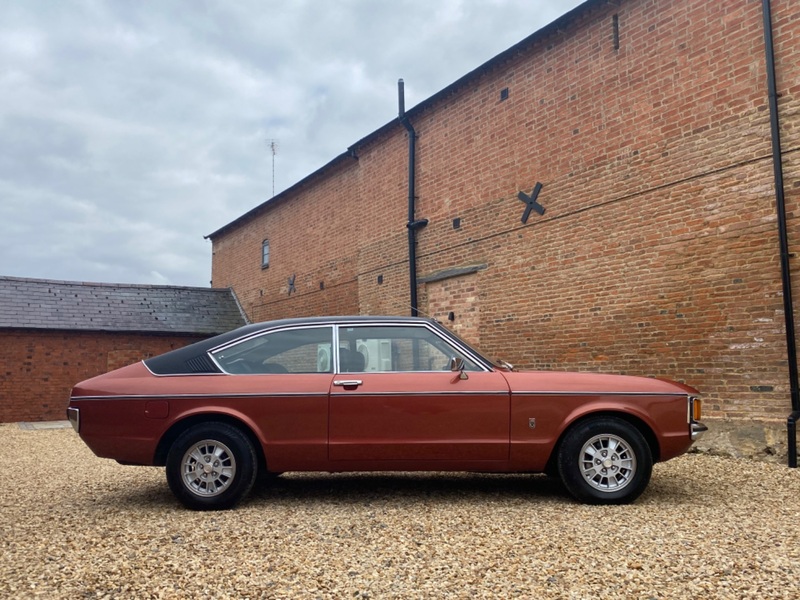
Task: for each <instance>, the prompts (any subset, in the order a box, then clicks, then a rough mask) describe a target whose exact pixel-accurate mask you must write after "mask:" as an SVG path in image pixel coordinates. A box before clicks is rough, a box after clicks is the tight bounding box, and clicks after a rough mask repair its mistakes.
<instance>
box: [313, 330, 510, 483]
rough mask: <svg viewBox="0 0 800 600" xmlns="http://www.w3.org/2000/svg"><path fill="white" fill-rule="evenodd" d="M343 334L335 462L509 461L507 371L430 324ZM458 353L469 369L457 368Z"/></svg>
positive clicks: (333, 422)
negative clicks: (474, 355) (485, 362)
mask: <svg viewBox="0 0 800 600" xmlns="http://www.w3.org/2000/svg"><path fill="white" fill-rule="evenodd" d="M337 339H338V360H337V361H336V362H337V370H336V373H335V375H334V378H333V382H332V386H331V391H330V420H329V447H328V455H329V458H330V460H331V461H332V462H337V463H341V462H347V461H353V462H358V463H360V466H359V468H368V467H371V468H379V469H380V468H392V465H393V464H396V465H400V464H401V463H402V464H403V465H405V466H403V467H401V468H409V463H415V462H418V463H420V468H435V463H437V462H442V461H448V463H449V464H448V466H449V467H450V468H453V467H457V466H458V464H459V463H462V464H464V465H465V468H474V467H475V464H476V463H479V462H481V461H507V460H508V456H509V407H510V404H509V403H510V394H509V388H508V384H507V383H506V380H505V378H504V377H503V376H502V375H501V374H500V373H498V372H495V371H492V370H490V369H488V368H487V367H486V366H483V365H481V364H480V363H479V362H478V361H475V360H473V359H471V358H470V357H469V356H468V355H465V353H464V352H463V351H462V350H460V349H458V348H457V347H455V346H453V345H452V344H451V343H450V342H449V341H448V340H445V339H444V338H443V337H441V336H440V335H438V334H437V333H436V332H435V331H434V330H433V329H432V328H430V327H428V326H426V325H425V324H419V325H417V324H412V325H409V324H400V325H383V326H374V325H370V326H363V325H354V326H341V327H339V331H338V338H337ZM454 357H456V358H460V359H463V360H464V361H465V363H464V364H465V370H464V371H463V373H462V372H458V371H456V372H453V371H451V370H450V364H449V363H450V360H451V359H452V358H454ZM398 461H399V462H398ZM422 463H430V465H429V467H424V465H423V464H422ZM442 466H444V465H442ZM411 467H413V464H411ZM342 468H345V467H344V466H342ZM399 468H400V467H399Z"/></svg>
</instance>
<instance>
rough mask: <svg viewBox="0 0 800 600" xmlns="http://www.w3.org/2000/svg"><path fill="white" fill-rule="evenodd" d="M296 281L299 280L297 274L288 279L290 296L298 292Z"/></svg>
mask: <svg viewBox="0 0 800 600" xmlns="http://www.w3.org/2000/svg"><path fill="white" fill-rule="evenodd" d="M295 279H297V273H295V274H294V275H292V276H291V277H289V279H288V282H289V295H290V296H291V295H292V292H295V293H296V292H297V288H296V287H294V280H295Z"/></svg>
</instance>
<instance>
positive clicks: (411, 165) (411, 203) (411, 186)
mask: <svg viewBox="0 0 800 600" xmlns="http://www.w3.org/2000/svg"><path fill="white" fill-rule="evenodd" d="M397 98H398V103H399V107H400V111H399V117H400V122H401V123H402V124H403V127H405V128H406V131H408V223H406V228H407V229H408V274H409V288H410V289H411V316H412V317H416V316H418V315H419V307H418V305H417V229H422V228H423V227H425V225H427V224H428V219H420V220H419V221H417V220H415V218H414V213H415V212H416V177H415V173H416V166H417V158H416V148H417V132H416V131H414V126H413V125H411V122H410V121H409V120H408V117H407V116H406V99H405V88H404V84H403V80H402V79H400V80H398V82H397Z"/></svg>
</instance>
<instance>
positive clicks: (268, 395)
mask: <svg viewBox="0 0 800 600" xmlns="http://www.w3.org/2000/svg"><path fill="white" fill-rule="evenodd" d="M296 397H303V398H327V397H328V393H327V392H324V393H315V394H307V393H304V392H282V393H277V394H273V393H268V392H267V393H263V392H262V393H255V392H254V393H246V394H120V395H106V396H72V397H71V398H70V400H75V401H79V400H151V399H155V400H169V399H171V398H174V399H181V400H192V399H198V400H200V399H205V398H296Z"/></svg>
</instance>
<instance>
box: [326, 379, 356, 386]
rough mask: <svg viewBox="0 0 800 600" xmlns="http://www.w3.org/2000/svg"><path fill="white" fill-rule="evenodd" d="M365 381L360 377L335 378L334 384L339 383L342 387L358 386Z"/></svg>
mask: <svg viewBox="0 0 800 600" xmlns="http://www.w3.org/2000/svg"><path fill="white" fill-rule="evenodd" d="M362 383H364V382H363V381H361V380H360V379H334V380H333V385H339V386H342V387H356V386H359V385H361V384H362Z"/></svg>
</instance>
